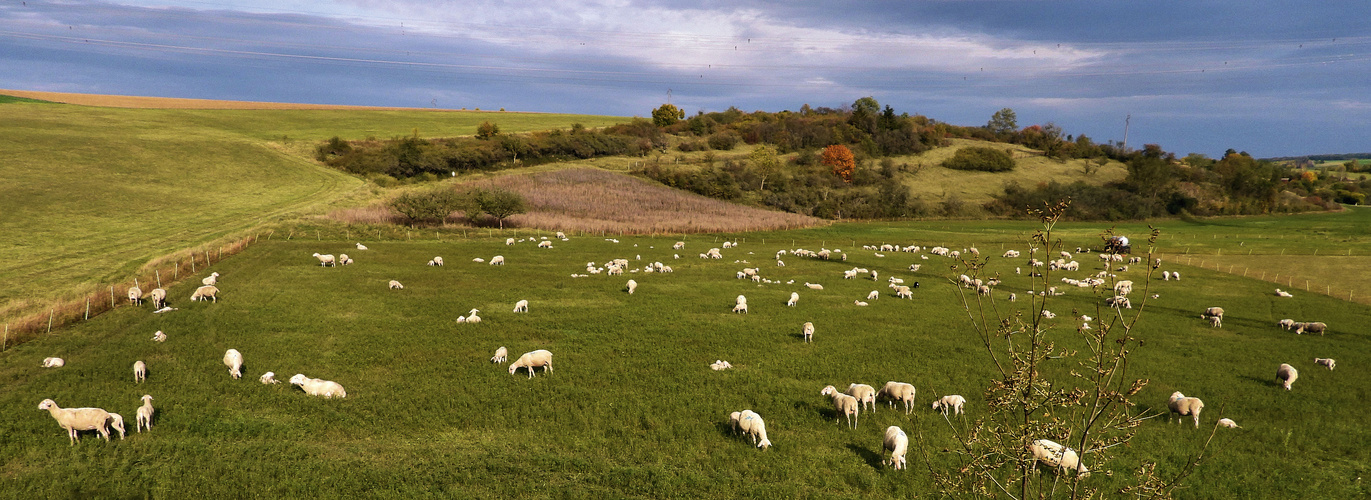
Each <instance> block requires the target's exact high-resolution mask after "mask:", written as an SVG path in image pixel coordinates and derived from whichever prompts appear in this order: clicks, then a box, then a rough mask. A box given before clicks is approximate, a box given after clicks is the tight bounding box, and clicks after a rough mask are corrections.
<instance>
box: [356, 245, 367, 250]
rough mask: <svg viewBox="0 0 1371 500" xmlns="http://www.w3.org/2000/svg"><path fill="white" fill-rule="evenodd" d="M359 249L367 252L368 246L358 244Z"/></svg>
mask: <svg viewBox="0 0 1371 500" xmlns="http://www.w3.org/2000/svg"><path fill="white" fill-rule="evenodd" d="M357 249H358V250H366V249H367V246H366V245H363V244H361V243H358V244H357Z"/></svg>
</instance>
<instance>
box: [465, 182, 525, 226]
mask: <svg viewBox="0 0 1371 500" xmlns="http://www.w3.org/2000/svg"><path fill="white" fill-rule="evenodd" d="M467 198H468V199H469V200H470V203H471V208H470V209H469V210H468V211H467V213H468V214H469V215H470V214H472V213H474V212H477V211H479V212H484V213H486V214H488V215H490V216H491V217H494V218H495V220H497V221H499V223H500V228H501V229H504V227H505V219H506V218H509V216H511V215H514V214H522V213H524V212H527V211H528V204H527V203H525V202H524V197H523V196H519V193H515V192H513V191H508V190H504V189H498V188H496V189H473V190H471V191H470V192H468V193H467Z"/></svg>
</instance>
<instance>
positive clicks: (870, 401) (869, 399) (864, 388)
mask: <svg viewBox="0 0 1371 500" xmlns="http://www.w3.org/2000/svg"><path fill="white" fill-rule="evenodd" d="M846 392H847V395H848V396H852V397H854V398H857V402H858V403H861V404H862V409H864V410H865V409H866V408H867V407H870V408H871V409H870V410H867V411H872V412H874V411H876V388H875V387H871V386H869V385H866V384H851V385H848V386H847V391H846Z"/></svg>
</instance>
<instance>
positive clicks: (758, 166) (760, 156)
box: [747, 144, 781, 191]
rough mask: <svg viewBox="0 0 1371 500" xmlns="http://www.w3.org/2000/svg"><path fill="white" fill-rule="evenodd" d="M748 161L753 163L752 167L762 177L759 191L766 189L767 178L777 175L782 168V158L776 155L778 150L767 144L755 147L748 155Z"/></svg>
mask: <svg viewBox="0 0 1371 500" xmlns="http://www.w3.org/2000/svg"><path fill="white" fill-rule="evenodd" d="M747 161H748V163H751V164H752V168H753V169H754V170H756V171H757V175H758V176H759V177H761V178H762V180H761V182H760V183H759V185H758V186H757V190H758V191H764V190H766V179H767V178H768V177H771V176H773V175H776V172H778V171H780V169H781V160H780V159H778V158H777V157H776V150H775V149H772V148H771V147H768V146H767V145H765V144H763V145H760V146H757V148H756V149H753V150H752V153H751V154H748V155H747Z"/></svg>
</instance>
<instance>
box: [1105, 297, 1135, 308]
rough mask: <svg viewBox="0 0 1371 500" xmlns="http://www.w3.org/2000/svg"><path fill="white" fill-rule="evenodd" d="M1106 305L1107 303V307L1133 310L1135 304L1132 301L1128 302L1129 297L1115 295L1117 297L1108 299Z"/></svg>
mask: <svg viewBox="0 0 1371 500" xmlns="http://www.w3.org/2000/svg"><path fill="white" fill-rule="evenodd" d="M1104 303H1105V305H1107V306H1109V307H1114V308H1119V307H1123V308H1127V309H1132V308H1133V303H1132V302H1130V301H1129V300H1128V297H1124V296H1122V295H1115V296H1113V297H1109V298H1106V299H1104Z"/></svg>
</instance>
